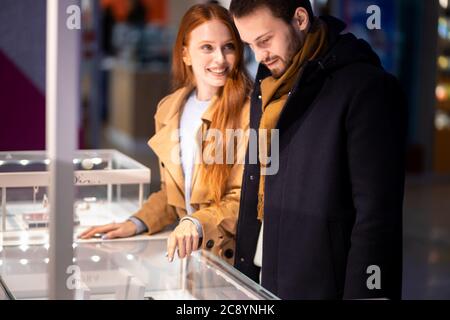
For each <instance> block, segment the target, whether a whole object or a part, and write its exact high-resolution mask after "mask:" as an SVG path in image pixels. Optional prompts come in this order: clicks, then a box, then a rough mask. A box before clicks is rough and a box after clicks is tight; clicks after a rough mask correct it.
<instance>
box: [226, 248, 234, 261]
mask: <svg viewBox="0 0 450 320" xmlns="http://www.w3.org/2000/svg"><path fill="white" fill-rule="evenodd" d="M233 255H234V252H233V250H232V249H227V250H225V253H224V256H225V258H227V259H231V258H233Z"/></svg>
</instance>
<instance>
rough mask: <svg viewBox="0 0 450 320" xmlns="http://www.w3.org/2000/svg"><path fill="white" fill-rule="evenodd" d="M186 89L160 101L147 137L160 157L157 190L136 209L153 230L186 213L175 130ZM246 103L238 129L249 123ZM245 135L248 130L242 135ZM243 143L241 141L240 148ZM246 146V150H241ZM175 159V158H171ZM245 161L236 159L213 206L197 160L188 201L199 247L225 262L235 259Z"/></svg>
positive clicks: (208, 114)
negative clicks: (195, 221)
mask: <svg viewBox="0 0 450 320" xmlns="http://www.w3.org/2000/svg"><path fill="white" fill-rule="evenodd" d="M189 94H190V90H189V89H187V88H182V89H179V90H177V91H176V92H174V93H173V94H171V95H169V96H167V97H165V98H164V99H163V100H161V102H160V103H159V105H158V109H157V112H156V115H155V121H156V134H155V135H154V136H153V137H152V138H151V139H150V140H149V142H148V144H149V146H150V147H151V148H152V149H153V150H154V152H155V153H156V155H157V156H158V158H159V164H160V172H161V190H160V191H158V192H155V193H153V194H151V195H150V197H149V198H148V199H147V201H146V202H145V203H144V205H143V206H142V208H141V209H140V210H139V211H138V212H137V213H136V214H135V216H136V217H137V218H139V219H141V220H142V221H143V222H144V223H145V224H146V225H147V227H148V228H149V233H150V234H153V233H156V232H158V231H160V230H161V229H163V228H164V227H166V226H167V225H169V224H172V223H174V222H176V221H177V220H178V219H181V218H182V217H184V216H186V214H187V212H186V205H185V199H184V175H183V171H182V167H181V161H180V159H179V154H180V147H179V140H178V139H177V138H176V137H177V136H176V132H177V130H178V129H179V123H180V116H181V112H182V108H183V106H184V104H185V102H186V99H187V97H188V96H189ZM214 102H215V99H213V100H212V102H211V104H210V106H209V107H208V108H207V110H206V111H205V113H204V114H203V116H202V122H203V123H202V131H203V132H205V131H206V130H207V129H208V128H209V125H210V123H211V119H212V115H213V109H214ZM249 109H250V106H249V103H248V102H247V103H246V104H245V106H244V110H243V112H242V120H241V128H242V129H244V130H245V131H246V130H247V129H248V127H249V120H250V118H249ZM246 137H247V135H246ZM246 145H247V138H246V139H245V143H244V144H242V145H241V146H240V152H242V151H243V152H244V154H245V148H246ZM242 148H244V149H242ZM174 160H176V161H174ZM242 173H243V164H239V163H238V164H235V165H234V166H233V169H232V171H231V175H230V178H229V180H228V185H227V188H226V192H225V195H224V196H223V198H222V201H221V202H220V205H215V204H214V203H213V201H212V199H211V198H210V197H209V196H208V185H205V184H201V181H200V180H201V179H200V178H198V175H199V165H195V168H194V174H193V182H192V192H191V205H192V207H193V208H194V209H195V210H196V211H195V212H194V213H193V215H192V217H194V218H196V219H198V220H199V221H200V223H201V225H202V227H203V239H202V241H201V247H202V248H203V249H206V250H210V251H211V252H212V253H214V254H216V255H217V256H219V257H221V258H223V259H224V260H225V261H227V262H228V263H230V264H232V263H233V261H234V247H235V234H236V222H237V217H238V213H239V200H240V193H241V183H242Z"/></svg>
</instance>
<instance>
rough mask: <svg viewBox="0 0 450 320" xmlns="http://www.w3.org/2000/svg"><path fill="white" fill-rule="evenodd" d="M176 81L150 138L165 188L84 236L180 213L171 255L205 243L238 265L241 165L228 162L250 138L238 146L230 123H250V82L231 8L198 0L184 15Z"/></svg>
mask: <svg viewBox="0 0 450 320" xmlns="http://www.w3.org/2000/svg"><path fill="white" fill-rule="evenodd" d="M173 80H174V85H175V92H174V93H172V94H171V95H169V96H167V97H165V98H164V99H163V100H162V101H161V102H160V103H159V106H158V110H157V112H156V115H155V120H156V134H155V135H154V136H153V137H152V138H151V139H150V140H149V146H150V147H151V148H152V149H153V150H154V151H155V153H156V154H157V156H158V158H159V161H160V171H161V190H160V191H158V192H156V193H153V194H152V195H150V197H149V198H148V199H147V201H146V202H145V203H144V205H143V206H142V208H141V209H140V210H139V211H138V212H137V213H136V214H134V215H133V216H132V217H131V218H130V219H129V220H127V221H126V222H123V223H113V224H108V225H105V226H100V227H94V228H91V229H89V230H87V231H86V232H84V233H83V234H81V236H80V237H81V238H82V239H87V238H90V237H92V236H93V235H94V234H96V233H105V236H104V238H107V239H112V238H118V237H129V236H133V235H136V234H139V233H142V232H147V233H149V234H153V233H156V232H158V231H160V230H162V229H163V228H164V227H166V226H168V225H170V224H172V223H174V222H176V221H177V220H178V219H180V221H179V223H178V226H177V227H176V228H175V230H174V231H173V232H172V233H171V234H170V236H169V239H168V243H167V250H168V259H169V261H172V259H173V257H174V254H175V251H176V250H177V251H178V256H179V257H180V258H184V257H185V256H188V255H190V254H191V252H192V251H193V250H197V249H199V248H204V249H207V250H210V251H211V252H213V253H214V254H216V255H218V256H220V257H222V258H223V259H224V260H225V261H227V262H229V263H232V262H233V260H234V246H235V241H234V236H235V229H236V221H237V216H238V212H239V198H240V190H241V180H242V170H243V165H242V161H239V160H242V159H237V158H238V157H237V156H233V157H232V160H233V161H229V157H228V153H227V152H228V151H230V150H233V152H235V153H234V154H235V155H236V154H237V155H240V156H242V155H243V153H245V148H246V140H247V139H244V142H242V141H240V142H241V143H239V144H237V143H235V142H236V141H235V139H226V138H225V137H226V136H227V135H226V133H229V130H230V129H243V130H244V131H245V130H246V129H247V128H248V125H249V103H248V99H247V97H248V96H249V93H250V89H251V81H250V80H249V77H248V76H247V74H246V72H245V67H244V62H243V44H242V42H241V40H240V38H239V34H238V31H237V30H236V28H235V26H234V24H233V22H232V20H231V18H230V16H229V14H228V12H227V10H226V9H224V8H222V7H220V6H218V5H215V4H203V5H195V6H193V7H192V8H190V9H189V10H188V12H187V13H186V14H185V15H184V17H183V19H182V22H181V25H180V29H179V31H178V36H177V39H176V43H175V46H174V51H173ZM209 132H214V133H219V134H222V136H223V139H222V140H221V141H222V144H220V143H217V142H218V141H219V140H220V139H219V140H218V138H217V135H212V136H214V137H215V138H214V139H212V138H211V139H205V138H204V137H205V136H206V137H207V136H208V134H209ZM241 132H242V131H241ZM174 137H175V138H174ZM241 137H242V136H241ZM205 140H206V141H205ZM213 142H214V143H213ZM196 146H197V147H196ZM207 149H208V150H210V152H207ZM211 150H212V151H211ZM222 151H223V153H222V154H223V157H222V159H223V161H212V162H211V161H208V162H207V164H206V163H205V161H196V160H198V159H200V160H202V159H203V156H204V155H205V154H206V155H210V157H209V159H211V156H212V158H214V159H216V160H217V159H219V160H220V157H219V158H217V157H216V156H217V155H218V154H219V153H220V152H222ZM225 154H226V155H227V160H226V161H225ZM199 162H200V163H199Z"/></svg>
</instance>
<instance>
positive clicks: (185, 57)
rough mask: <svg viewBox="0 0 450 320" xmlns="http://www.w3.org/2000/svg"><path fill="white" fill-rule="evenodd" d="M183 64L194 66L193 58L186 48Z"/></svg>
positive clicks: (184, 48) (184, 49)
mask: <svg viewBox="0 0 450 320" xmlns="http://www.w3.org/2000/svg"><path fill="white" fill-rule="evenodd" d="M183 62H184V64H185V65H187V66H191V65H192V61H191V56H190V55H189V51H188V49H187V48H186V47H183Z"/></svg>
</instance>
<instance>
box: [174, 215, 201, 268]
mask: <svg viewBox="0 0 450 320" xmlns="http://www.w3.org/2000/svg"><path fill="white" fill-rule="evenodd" d="M198 242H199V235H198V232H197V227H196V225H195V224H194V223H193V222H192V221H190V220H183V221H182V222H181V223H180V224H179V225H178V226H177V227H176V228H175V230H174V231H172V233H171V234H170V236H169V239H168V240H167V257H168V259H169V262H172V261H173V256H174V254H175V249H176V248H177V247H178V256H179V257H180V258H181V259H183V258H185V257H188V256H190V255H191V253H192V251H195V250H197V249H198Z"/></svg>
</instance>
